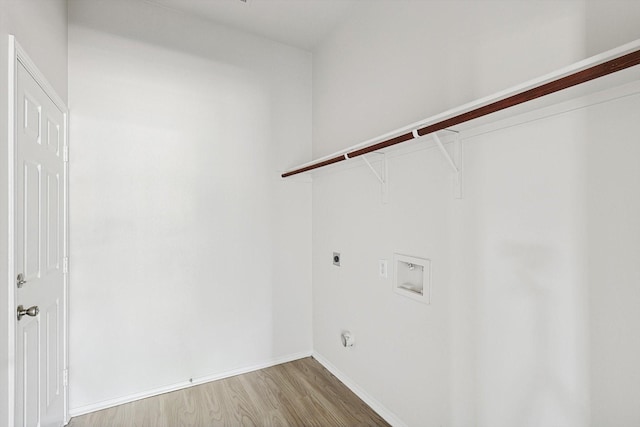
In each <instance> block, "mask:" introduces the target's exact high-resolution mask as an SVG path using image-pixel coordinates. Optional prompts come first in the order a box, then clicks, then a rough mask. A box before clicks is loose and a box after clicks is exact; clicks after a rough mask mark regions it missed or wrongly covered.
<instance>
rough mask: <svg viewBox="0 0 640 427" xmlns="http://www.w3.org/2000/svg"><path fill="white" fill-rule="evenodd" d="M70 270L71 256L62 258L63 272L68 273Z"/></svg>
mask: <svg viewBox="0 0 640 427" xmlns="http://www.w3.org/2000/svg"><path fill="white" fill-rule="evenodd" d="M68 272H69V257H68V256H66V257H64V258H62V273H63V274H67V273H68Z"/></svg>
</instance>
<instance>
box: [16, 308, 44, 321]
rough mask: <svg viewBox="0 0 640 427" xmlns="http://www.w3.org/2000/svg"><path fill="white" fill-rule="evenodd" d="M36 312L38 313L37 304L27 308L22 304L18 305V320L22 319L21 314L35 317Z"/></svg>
mask: <svg viewBox="0 0 640 427" xmlns="http://www.w3.org/2000/svg"><path fill="white" fill-rule="evenodd" d="M38 313H40V308H39V307H38V306H37V305H34V306H32V307H29V308H24V307H23V306H22V305H19V306H18V320H20V319H22V316H31V317H35V316H37V315H38Z"/></svg>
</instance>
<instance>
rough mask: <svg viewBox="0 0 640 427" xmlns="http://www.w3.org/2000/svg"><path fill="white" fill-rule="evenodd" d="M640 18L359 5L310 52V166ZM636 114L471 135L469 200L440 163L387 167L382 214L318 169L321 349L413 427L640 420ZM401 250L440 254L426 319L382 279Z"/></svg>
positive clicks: (555, 7) (553, 65)
mask: <svg viewBox="0 0 640 427" xmlns="http://www.w3.org/2000/svg"><path fill="white" fill-rule="evenodd" d="M605 4H606V5H605ZM599 14H600V15H602V16H603V17H604V18H603V19H602V20H598V19H597V16H598V15H599ZM639 19H640V8H639V7H638V5H637V2H602V3H598V2H584V3H583V2H393V3H392V4H391V3H387V2H376V3H372V4H370V5H368V6H366V7H365V6H363V7H362V8H361V11H360V13H359V14H357V15H356V16H354V17H353V18H352V19H350V20H349V21H347V22H346V23H345V24H344V25H343V26H342V27H341V28H339V29H338V30H337V31H336V32H335V33H334V34H333V36H332V37H331V38H330V39H328V40H327V41H325V42H324V43H323V44H322V45H321V46H320V47H319V48H318V49H317V50H316V51H315V52H314V83H313V84H314V104H313V106H314V120H313V133H314V142H313V144H314V146H313V152H314V155H315V156H319V155H323V154H327V153H330V152H333V151H336V150H338V149H341V148H345V147H347V146H349V145H352V144H355V143H358V142H361V141H363V140H366V139H368V138H370V137H374V136H376V135H379V134H382V133H385V132H387V131H390V130H392V129H394V128H397V127H400V126H403V125H406V124H408V123H411V122H413V121H417V120H419V119H422V118H426V117H428V116H429V115H432V114H435V113H438V112H441V111H444V110H445V109H448V108H451V107H455V106H457V105H460V104H462V103H464V102H467V101H470V100H473V99H476V98H478V97H481V96H484V95H488V94H490V93H493V92H495V91H497V90H500V89H504V88H506V87H509V86H511V85H514V84H517V83H520V82H523V81H525V80H527V79H530V78H534V77H536V76H539V75H542V74H544V73H547V72H550V71H553V70H554V69H557V68H560V67H562V66H565V65H568V64H570V63H572V62H575V61H577V60H580V59H583V58H586V57H588V56H590V55H593V54H595V53H598V52H599V51H601V50H604V49H609V48H612V47H615V46H616V45H619V44H622V43H625V42H628V41H631V40H633V39H635V38H640V30H638V27H637V25H635V23H637V22H638V20H639ZM638 111H640V100H638V97H637V96H636V97H634V98H630V99H627V100H620V101H615V102H609V103H606V104H603V105H600V106H597V107H591V108H588V109H586V110H580V111H576V112H574V113H570V114H564V115H561V116H556V117H551V118H548V119H545V120H540V121H536V122H533V123H528V124H522V125H519V126H516V127H513V128H505V129H502V130H494V131H493V132H491V133H488V134H485V135H477V136H474V137H466V138H465V140H464V145H465V197H464V199H463V200H461V201H456V200H454V199H453V197H452V194H451V193H452V192H451V181H450V173H449V170H448V169H447V167H448V166H447V165H446V163H445V162H444V160H443V159H442V158H441V156H440V153H439V152H438V151H437V150H433V149H430V150H421V151H416V152H415V153H412V154H407V155H402V156H399V157H394V158H392V159H391V160H390V165H389V167H390V195H389V198H390V201H389V204H387V205H382V204H381V203H380V190H379V184H378V183H377V181H376V180H375V178H374V177H373V175H371V173H370V172H369V171H368V169H367V168H366V167H363V166H360V164H359V163H358V162H356V163H354V165H355V166H353V165H352V166H348V165H346V166H338V167H334V168H329V169H327V170H326V171H324V172H319V173H317V174H315V175H314V183H313V301H314V304H313V313H314V319H313V326H314V350H315V351H316V352H317V353H318V354H320V355H321V356H323V357H324V358H325V359H327V360H328V361H329V362H330V363H331V364H333V365H334V366H335V367H336V368H337V369H338V370H340V371H341V372H342V373H343V374H345V375H346V376H347V377H349V378H350V379H351V380H353V381H354V382H355V383H356V384H357V385H359V386H360V387H361V388H362V389H363V390H364V391H365V392H366V393H368V394H369V395H370V396H371V397H372V398H374V399H376V400H378V401H379V402H380V403H381V404H382V405H383V406H385V407H386V408H387V409H388V410H390V411H391V412H393V413H395V414H396V415H397V416H398V417H399V418H400V419H401V420H402V421H403V422H404V423H406V424H407V425H410V426H440V425H452V426H469V425H478V426H492V427H495V426H512V425H531V426H548V425H559V426H582V425H589V424H590V423H591V425H605V424H606V425H619V426H631V425H637V424H638V423H640V412H638V409H637V408H636V406H637V405H635V406H634V402H637V401H638V399H639V398H640V390H639V389H638V387H639V386H638V384H640V382H638V375H640V370H639V368H638V366H637V364H634V363H633V360H636V359H637V358H638V357H640V345H639V343H638V340H637V339H636V338H634V337H637V336H638V328H639V327H640V317H639V315H638V314H637V310H634V309H633V307H634V306H637V305H638V303H640V295H639V294H638V291H637V283H638V279H639V277H638V269H637V266H635V265H634V263H633V262H632V259H636V260H637V256H638V251H640V235H639V233H640V229H639V227H638V224H637V220H636V218H637V214H638V210H639V209H640V197H638V192H637V188H638V184H640V175H639V174H638V172H637V168H634V167H633V166H632V165H631V163H628V162H632V160H630V159H633V158H636V159H637V155H638V148H637V137H636V135H638V132H639V131H640V128H639V127H638V124H637V120H634V119H633V117H635V116H637V114H638ZM623 123H624V124H623ZM634 141H636V142H634ZM621 153H624V155H623V156H624V157H625V160H624V164H623V165H616V164H615V162H614V159H619V157H620V156H621V155H622V154H621ZM601 201H605V203H601ZM333 251H341V252H342V256H343V261H342V267H340V268H337V267H334V266H333V265H331V259H330V258H331V253H332V252H333ZM394 252H399V253H405V254H409V255H415V256H421V257H426V258H430V259H432V262H433V264H432V265H433V298H432V304H431V305H428V306H427V305H421V304H420V303H417V302H414V301H411V300H409V299H406V298H403V297H401V296H398V295H396V294H394V293H393V292H392V291H391V283H392V280H391V277H390V278H389V279H387V280H384V279H379V278H378V276H377V263H378V259H388V260H391V259H392V256H393V253H394ZM634 257H635V258H634ZM636 264H637V263H636ZM345 328H347V329H350V330H351V331H352V332H353V333H355V335H356V340H357V344H356V346H355V347H354V348H353V349H351V350H345V349H343V348H342V347H341V345H340V340H339V334H340V331H341V330H342V329H345ZM615 390H618V392H616V391H615Z"/></svg>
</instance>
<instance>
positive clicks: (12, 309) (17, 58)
mask: <svg viewBox="0 0 640 427" xmlns="http://www.w3.org/2000/svg"><path fill="white" fill-rule="evenodd" d="M18 63H20V64H22V65H23V66H24V68H25V69H26V70H27V71H28V72H29V74H30V75H31V77H33V79H34V80H35V81H36V83H38V85H40V87H41V88H42V90H44V92H45V94H46V95H47V96H48V97H49V98H50V99H51V101H53V103H54V104H55V106H56V107H57V108H58V109H59V110H60V111H61V112H62V114H63V115H64V132H63V150H64V183H65V185H64V188H63V193H64V196H63V203H62V210H63V224H64V227H63V242H64V251H63V271H64V272H65V273H66V274H64V284H63V298H64V310H63V315H62V319H63V320H62V321H63V328H62V330H63V339H62V341H63V349H64V360H63V367H64V378H63V385H64V387H63V389H64V390H63V395H64V423H65V425H66V424H67V423H68V422H69V381H68V372H69V339H68V338H69V268H68V265H69V262H68V260H69V162H68V159H69V157H68V153H69V136H68V135H69V110H68V108H67V106H66V105H65V103H64V101H63V100H62V98H61V97H60V96H59V95H58V94H57V93H56V91H55V89H54V88H53V86H51V84H49V82H48V81H47V79H46V78H45V76H44V74H43V73H42V72H41V71H40V70H39V69H38V67H37V66H36V65H35V63H34V62H33V61H32V60H31V58H29V55H27V52H26V51H25V50H24V49H23V48H22V46H20V44H19V43H18V41H17V40H16V38H15V36H13V35H11V34H10V35H9V79H8V82H7V83H8V95H9V96H8V101H9V105H8V111H9V118H8V119H9V120H8V126H7V128H8V129H9V135H8V136H9V137H8V140H7V141H8V143H7V146H8V153H7V154H8V159H9V161H8V177H7V180H8V189H7V191H8V195H9V197H8V205H9V209H8V239H7V240H8V248H7V253H8V268H7V274H8V277H7V285H8V289H7V296H8V298H7V305H8V307H7V309H8V310H7V311H8V317H9V318H8V329H9V330H8V343H7V344H8V349H9V351H8V353H9V354H8V358H9V372H8V374H9V375H8V377H9V378H8V380H9V384H8V385H9V402H8V406H9V407H8V410H9V425H13V424H14V422H15V405H16V396H15V392H16V350H17V349H16V327H17V319H16V307H17V305H16V304H17V302H16V288H15V285H16V274H17V273H16V237H17V230H16V207H17V206H16V196H17V189H16V183H17V180H16V168H17V154H18V151H17V148H18V147H17V135H18V133H17V129H18V128H17V126H18V123H17V110H16V109H17V108H18V105H17V101H18V100H17V98H16V97H17V88H18V79H17V77H18V76H17V73H18Z"/></svg>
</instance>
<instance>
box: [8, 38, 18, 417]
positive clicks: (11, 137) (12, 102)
mask: <svg viewBox="0 0 640 427" xmlns="http://www.w3.org/2000/svg"><path fill="white" fill-rule="evenodd" d="M15 47H16V42H15V37H14V36H12V35H9V58H8V59H9V60H8V63H9V78H8V80H7V89H8V96H7V102H8V105H7V107H8V111H9V117H8V122H7V128H8V129H9V133H8V136H7V173H8V176H7V183H8V188H7V195H8V197H7V199H8V201H7V205H8V212H7V219H8V221H7V224H6V225H7V242H8V243H7V313H8V319H7V328H8V331H7V340H8V343H7V348H8V354H7V361H8V363H7V364H8V372H7V377H8V378H7V393H8V395H7V396H8V402H7V404H8V408H7V425H8V426H12V425H14V422H15V406H16V402H15V392H16V384H15V373H16V364H15V356H16V316H15V309H16V308H15V307H16V301H15V298H16V292H15V286H14V283H15V279H14V278H15V277H16V274H15V223H16V219H15V185H16V182H15V164H16V150H15V126H16V123H15V122H16V99H15V97H16V93H15V92H16V67H17V56H16V49H15Z"/></svg>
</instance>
